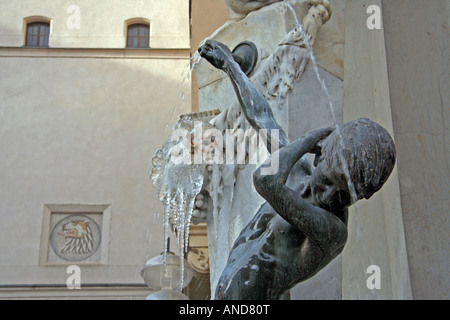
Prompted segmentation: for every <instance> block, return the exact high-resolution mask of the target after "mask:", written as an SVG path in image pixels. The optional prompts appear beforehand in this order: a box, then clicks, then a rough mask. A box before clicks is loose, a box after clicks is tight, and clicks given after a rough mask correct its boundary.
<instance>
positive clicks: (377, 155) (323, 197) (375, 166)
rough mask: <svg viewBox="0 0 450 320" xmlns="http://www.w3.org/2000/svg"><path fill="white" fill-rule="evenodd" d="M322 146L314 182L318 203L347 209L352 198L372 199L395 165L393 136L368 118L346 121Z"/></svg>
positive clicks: (323, 205)
mask: <svg viewBox="0 0 450 320" xmlns="http://www.w3.org/2000/svg"><path fill="white" fill-rule="evenodd" d="M318 146H319V148H318V150H320V151H319V153H318V154H317V155H316V159H315V161H314V165H315V166H316V169H315V170H314V172H313V174H312V176H311V181H310V185H311V191H312V194H313V197H314V198H315V200H316V203H318V205H320V206H322V207H327V208H330V207H331V208H334V207H336V208H343V207H347V206H349V205H350V204H351V203H352V199H353V201H356V200H360V199H363V198H365V199H369V198H370V197H371V196H372V195H373V194H374V193H375V192H377V191H378V190H380V188H381V187H382V186H383V184H384V183H385V182H386V180H387V179H388V177H389V175H390V174H391V172H392V169H393V168H394V165H395V146H394V142H393V141H392V138H391V136H390V135H389V133H388V132H387V131H386V129H384V128H383V127H381V126H380V125H379V124H377V123H375V122H373V121H371V120H369V119H365V118H361V119H358V120H353V121H350V122H348V123H345V124H344V125H342V126H340V127H339V128H338V129H336V130H335V131H333V133H331V134H330V135H329V136H328V137H327V138H326V139H324V140H322V141H321V142H319V145H318ZM347 176H349V177H350V183H349V180H348V177H347ZM352 189H353V190H352ZM353 191H354V192H353ZM351 194H354V195H353V196H351ZM355 198H356V199H355Z"/></svg>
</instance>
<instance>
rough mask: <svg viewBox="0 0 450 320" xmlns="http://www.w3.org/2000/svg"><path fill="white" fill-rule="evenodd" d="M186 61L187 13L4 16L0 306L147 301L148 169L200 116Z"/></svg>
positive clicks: (46, 9)
mask: <svg viewBox="0 0 450 320" xmlns="http://www.w3.org/2000/svg"><path fill="white" fill-rule="evenodd" d="M189 50H190V33H189V1H188V0H164V1H160V0H132V1H126V2H125V1H119V0H113V1H111V0H108V1H90V0H77V1H72V0H58V1H53V0H40V1H31V0H25V1H13V0H6V1H2V2H1V3H0V70H1V71H0V97H1V102H0V114H1V116H0V145H1V150H2V151H1V154H2V160H3V161H2V164H1V165H0V166H1V168H0V172H1V173H0V181H1V182H0V184H1V187H0V199H1V204H0V213H1V224H0V225H1V226H0V229H1V230H0V257H1V258H0V298H46V297H47V298H48V297H51V298H57V297H62V298H64V297H67V298H72V297H77V296H81V297H83V298H89V297H109V298H124V299H128V298H138V299H141V298H144V297H145V296H146V295H148V294H149V293H150V290H149V288H148V287H147V286H146V285H145V284H144V282H143V279H142V277H141V275H140V271H141V268H142V267H143V265H144V264H145V261H146V260H147V259H149V258H151V257H153V256H156V255H159V254H160V253H161V251H162V248H163V244H162V242H163V237H162V227H161V225H162V221H161V220H162V214H160V213H161V205H160V202H159V200H158V199H157V197H156V195H155V192H156V191H155V190H154V188H153V186H152V182H151V180H150V178H149V173H150V171H151V164H152V161H151V160H152V156H153V153H154V152H155V151H156V150H157V149H158V148H160V147H161V146H162V144H163V142H164V140H165V139H166V138H167V136H168V134H169V132H170V129H171V124H172V123H173V122H174V121H175V120H176V119H175V118H176V117H175V116H174V114H175V115H176V114H182V113H188V112H190V110H191V103H190V79H189V77H188V71H189V66H188V65H189V61H190V51H189ZM183 80H185V81H184V82H183ZM165 132H167V133H165ZM160 217H161V218H160ZM69 266H75V269H73V267H70V268H69ZM76 267H78V268H79V269H76ZM77 277H78V278H77ZM77 282H81V286H82V287H83V289H84V290H68V287H67V286H68V285H69V286H70V285H74V286H75V285H76V284H77Z"/></svg>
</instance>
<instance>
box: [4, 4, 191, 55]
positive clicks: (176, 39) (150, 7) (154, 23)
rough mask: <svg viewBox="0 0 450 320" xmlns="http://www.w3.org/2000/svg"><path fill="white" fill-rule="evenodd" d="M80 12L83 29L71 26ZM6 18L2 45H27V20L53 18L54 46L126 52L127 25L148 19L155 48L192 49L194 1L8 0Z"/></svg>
mask: <svg viewBox="0 0 450 320" xmlns="http://www.w3.org/2000/svg"><path fill="white" fill-rule="evenodd" d="M73 5H76V6H78V7H79V9H80V28H79V29H78V28H76V27H75V28H73V27H68V26H67V23H68V22H69V26H70V25H71V24H70V22H72V21H73V20H72V17H73V14H74V11H70V9H69V8H70V7H71V6H73ZM1 8H2V11H1V13H0V16H1V21H0V46H11V47H19V46H23V45H24V44H25V43H24V39H25V33H26V30H25V26H24V18H27V17H32V16H44V17H47V18H50V19H51V33H50V44H49V45H50V47H53V48H58V47H76V48H123V47H125V43H126V39H125V35H126V28H125V21H127V20H128V19H133V18H142V19H145V20H146V21H148V22H149V23H150V26H151V39H150V47H151V48H166V49H167V48H174V49H179V48H184V49H187V48H189V41H190V40H189V37H190V36H189V1H188V0H164V1H159V0H131V1H127V2H126V3H124V1H122V0H101V1H95V2H93V1H91V0H77V1H72V0H57V1H34V0H21V1H14V0H3V1H2V3H1ZM68 9H69V12H68Z"/></svg>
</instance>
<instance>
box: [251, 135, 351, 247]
mask: <svg viewBox="0 0 450 320" xmlns="http://www.w3.org/2000/svg"><path fill="white" fill-rule="evenodd" d="M331 132H332V129H331V128H326V129H319V130H315V131H312V132H310V133H308V134H307V135H306V136H305V137H303V138H300V139H298V140H296V141H294V142H292V143H291V144H289V145H288V146H285V147H284V148H282V149H280V150H278V151H277V152H276V153H274V154H272V155H271V157H272V158H273V157H278V159H279V170H278V172H277V173H276V174H274V175H263V174H261V169H262V168H263V167H264V164H263V165H262V166H261V167H260V168H258V169H257V170H256V171H255V173H254V174H253V184H254V185H255V188H256V191H258V193H259V194H260V195H261V196H262V197H263V198H264V199H266V200H267V202H268V203H269V204H270V205H271V206H272V207H273V208H274V210H275V211H276V212H277V213H278V214H279V215H280V216H282V217H283V218H284V219H285V220H286V221H287V222H289V223H290V224H292V225H294V226H296V227H297V228H299V229H300V230H302V232H304V233H305V234H306V235H307V236H308V238H309V239H311V241H313V242H315V243H317V244H318V245H319V247H320V248H322V249H323V250H327V251H328V250H330V248H333V247H336V245H338V244H340V242H341V241H343V240H345V237H346V235H347V228H346V226H345V224H344V223H342V222H341V220H339V218H338V217H336V216H335V215H334V214H332V213H331V212H328V211H326V210H324V209H322V208H319V207H316V206H313V205H311V204H310V203H309V202H307V201H306V200H305V199H303V198H302V196H301V195H300V194H299V193H298V192H296V191H294V190H292V189H290V188H288V187H287V186H286V181H287V178H288V176H289V173H290V171H291V169H292V167H293V166H294V165H295V163H296V162H297V161H298V160H299V159H300V158H301V157H302V156H303V155H304V154H305V153H307V152H313V151H314V149H315V148H316V147H317V143H318V142H319V141H321V140H323V139H324V138H325V137H327V136H328V135H329V134H330V133H331ZM271 161H273V160H271Z"/></svg>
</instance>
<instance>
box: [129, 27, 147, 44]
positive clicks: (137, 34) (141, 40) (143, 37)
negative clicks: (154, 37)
mask: <svg viewBox="0 0 450 320" xmlns="http://www.w3.org/2000/svg"><path fill="white" fill-rule="evenodd" d="M149 38H150V27H149V25H147V24H141V23H139V24H132V25H130V26H128V33H127V48H148V47H149Z"/></svg>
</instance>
